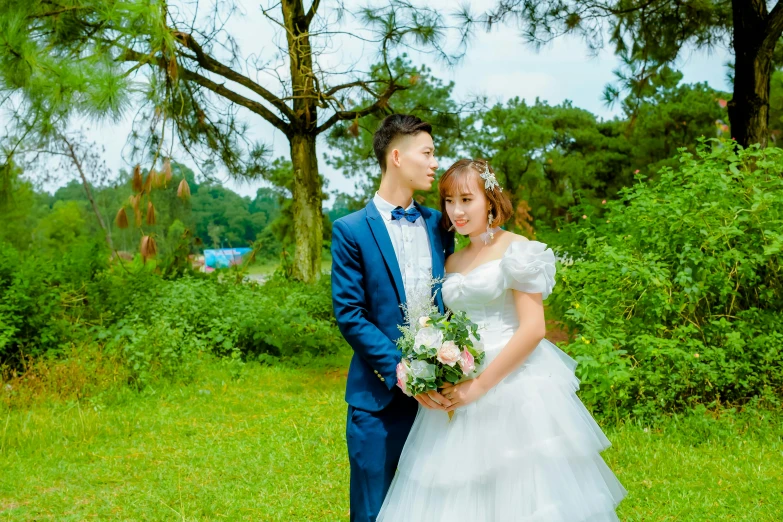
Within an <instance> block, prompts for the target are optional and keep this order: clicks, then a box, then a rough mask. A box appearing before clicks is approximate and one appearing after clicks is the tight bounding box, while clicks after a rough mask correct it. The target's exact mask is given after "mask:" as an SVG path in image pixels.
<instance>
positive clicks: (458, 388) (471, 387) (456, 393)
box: [441, 378, 489, 411]
mask: <svg viewBox="0 0 783 522" xmlns="http://www.w3.org/2000/svg"><path fill="white" fill-rule="evenodd" d="M488 391H489V390H488V389H487V388H486V387H484V385H483V384H482V383H481V379H479V378H475V379H471V380H469V381H465V382H461V383H459V384H450V383H445V384H444V385H443V389H442V391H441V394H442V395H443V396H444V397H446V398H447V399H448V400H449V401H451V405H450V406H448V407H447V408H446V411H454V410H456V409H457V408H461V407H462V406H467V405H468V404H470V403H471V402H476V401H477V400H479V399H480V398H481V397H483V396H484V394H486V393H487V392H488Z"/></svg>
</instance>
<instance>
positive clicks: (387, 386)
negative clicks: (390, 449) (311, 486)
mask: <svg viewBox="0 0 783 522" xmlns="http://www.w3.org/2000/svg"><path fill="white" fill-rule="evenodd" d="M415 205H416V207H417V208H418V209H419V211H420V212H421V215H422V217H423V218H424V223H425V225H426V228H427V233H428V235H429V240H430V247H431V249H432V276H433V278H435V279H439V278H443V276H444V264H445V260H446V257H448V256H449V255H450V254H451V253H453V252H454V234H453V233H449V232H446V231H445V230H443V228H442V227H441V226H440V220H441V213H440V212H438V211H437V210H433V209H430V208H427V207H423V206H420V205H419V204H418V203H416V204H415ZM435 290H437V291H436V303H437V304H438V307H439V308H440V309H441V311H443V300H442V297H441V295H440V289H439V288H438V289H435ZM332 302H333V304H334V314H335V317H336V318H337V324H338V326H339V328H340V331H341V332H342V334H343V336H344V337H345V339H346V340H347V341H348V344H350V345H351V347H352V348H353V351H354V355H353V358H352V359H351V366H350V369H349V370H348V382H347V385H346V390H345V400H346V401H347V402H348V404H350V405H351V406H353V407H354V408H359V409H362V410H366V411H380V410H382V409H383V408H385V407H386V406H387V405H388V404H389V403H390V402H391V400H392V398H393V397H394V394H395V393H399V390H395V386H396V384H397V375H396V372H397V363H399V362H400V358H401V353H400V351H399V350H398V349H397V346H396V345H395V341H396V340H397V338H399V336H400V331H399V329H398V328H397V326H398V325H401V324H403V312H402V309H401V308H400V306H401V305H402V304H404V303H405V289H404V287H403V284H402V274H401V272H400V266H399V263H398V262H397V256H396V255H395V254H394V247H393V246H392V242H391V239H390V237H389V232H388V231H387V230H386V224H385V223H384V220H383V218H382V217H381V215H380V213H379V212H378V209H377V208H376V206H375V204H374V203H373V202H372V201H370V203H368V204H367V206H366V207H365V208H364V209H362V210H359V211H358V212H354V213H353V214H350V215H348V216H345V217H343V218H341V219H338V220H337V221H335V222H334V225H333V228H332Z"/></svg>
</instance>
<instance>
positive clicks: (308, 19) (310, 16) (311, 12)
mask: <svg viewBox="0 0 783 522" xmlns="http://www.w3.org/2000/svg"><path fill="white" fill-rule="evenodd" d="M320 3H321V1H320V0H313V5H311V6H310V10H309V11H307V14H306V15H305V26H306V27H310V22H312V21H313V18H314V17H315V12H316V11H318V5H319V4H320Z"/></svg>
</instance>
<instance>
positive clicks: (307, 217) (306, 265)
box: [291, 135, 323, 282]
mask: <svg viewBox="0 0 783 522" xmlns="http://www.w3.org/2000/svg"><path fill="white" fill-rule="evenodd" d="M291 161H292V163H293V165H294V190H293V198H294V200H293V213H294V237H295V238H296V257H295V258H294V277H295V278H297V279H299V280H300V281H306V282H313V281H315V279H316V278H317V277H318V275H319V274H320V272H321V248H322V243H323V213H322V211H321V178H320V176H319V175H318V156H317V155H316V151H315V136H314V135H294V136H292V138H291Z"/></svg>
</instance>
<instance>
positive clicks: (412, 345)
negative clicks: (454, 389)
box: [397, 303, 484, 396]
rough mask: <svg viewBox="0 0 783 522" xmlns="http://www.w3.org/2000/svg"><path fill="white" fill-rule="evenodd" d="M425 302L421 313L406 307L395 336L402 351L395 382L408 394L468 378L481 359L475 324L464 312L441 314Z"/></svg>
mask: <svg viewBox="0 0 783 522" xmlns="http://www.w3.org/2000/svg"><path fill="white" fill-rule="evenodd" d="M428 305H429V306H427V307H425V310H420V311H421V312H425V313H426V314H422V315H419V314H417V313H416V311H415V310H414V309H411V308H410V307H407V308H406V310H405V316H406V317H405V319H406V324H405V325H404V326H400V330H401V331H402V336H401V337H400V338H399V339H398V340H397V347H398V348H399V349H400V350H401V351H402V361H400V363H399V364H398V365H397V386H399V387H400V388H401V389H402V391H403V392H404V393H405V394H406V395H409V396H413V395H419V394H420V393H424V392H427V391H429V390H437V389H438V388H440V387H441V386H443V384H444V383H446V382H450V383H452V384H456V383H458V382H459V381H460V380H462V379H464V378H469V377H471V376H473V375H474V374H475V373H476V368H478V366H479V365H480V364H481V362H482V361H483V359H484V345H483V344H482V343H481V341H480V339H481V337H480V336H479V334H478V325H477V324H476V323H473V322H472V321H471V320H470V319H469V318H468V316H467V314H466V313H465V312H454V313H451V312H449V313H446V314H441V313H440V312H438V309H437V307H434V306H432V305H431V303H428ZM414 318H415V319H414Z"/></svg>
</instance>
